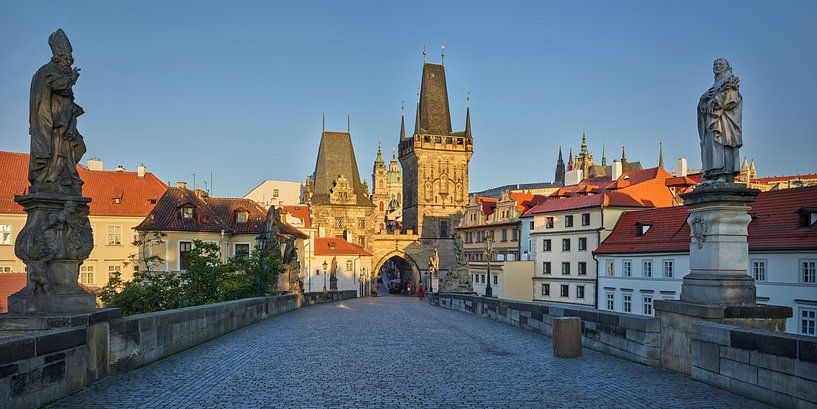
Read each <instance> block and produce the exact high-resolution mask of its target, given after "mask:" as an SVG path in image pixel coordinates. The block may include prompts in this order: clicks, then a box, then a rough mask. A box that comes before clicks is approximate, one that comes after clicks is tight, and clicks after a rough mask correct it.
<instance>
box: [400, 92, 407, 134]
mask: <svg viewBox="0 0 817 409" xmlns="http://www.w3.org/2000/svg"><path fill="white" fill-rule="evenodd" d="M403 139H406V101H403V102H402V103H401V104H400V140H401V141H402V140H403Z"/></svg>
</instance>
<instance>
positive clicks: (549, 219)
mask: <svg viewBox="0 0 817 409" xmlns="http://www.w3.org/2000/svg"><path fill="white" fill-rule="evenodd" d="M545 228H548V229H552V228H553V216H548V217H546V218H545Z"/></svg>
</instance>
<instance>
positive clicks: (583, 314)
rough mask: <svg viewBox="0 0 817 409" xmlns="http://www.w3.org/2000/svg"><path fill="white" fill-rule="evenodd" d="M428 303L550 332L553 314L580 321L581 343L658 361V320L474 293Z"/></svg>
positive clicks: (653, 363) (443, 295)
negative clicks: (487, 296)
mask: <svg viewBox="0 0 817 409" xmlns="http://www.w3.org/2000/svg"><path fill="white" fill-rule="evenodd" d="M429 299H430V301H431V303H432V304H434V305H437V306H440V307H443V308H448V309H452V310H457V311H461V312H465V313H469V314H472V315H476V316H479V317H483V318H488V319H492V320H495V321H499V322H504V323H506V324H510V325H513V326H515V327H518V328H521V329H524V330H528V331H533V332H538V333H541V334H544V335H547V336H551V335H552V327H551V323H552V322H553V318H554V317H579V318H581V320H582V327H581V329H582V345H584V346H585V347H587V348H590V349H594V350H596V351H601V352H604V353H608V354H610V355H615V356H618V357H621V358H624V359H627V360H630V361H635V362H639V363H642V364H644V365H649V366H659V364H660V353H661V352H660V351H661V345H660V333H659V331H660V323H659V321H658V320H657V319H656V318H652V317H643V316H635V315H628V314H619V313H615V312H607V311H599V310H596V309H593V308H590V307H578V306H577V307H566V306H563V305H556V304H547V303H530V302H521V301H509V300H501V299H496V298H485V297H480V296H478V295H466V294H454V293H440V294H433V295H431V296H430V298H429Z"/></svg>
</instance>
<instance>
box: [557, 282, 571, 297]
mask: <svg viewBox="0 0 817 409" xmlns="http://www.w3.org/2000/svg"><path fill="white" fill-rule="evenodd" d="M559 287H560V290H559V291H560V294H559V295H561V296H562V297H570V286H569V285H567V284H562V285H561V286H559Z"/></svg>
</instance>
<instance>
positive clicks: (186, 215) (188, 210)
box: [181, 206, 193, 219]
mask: <svg viewBox="0 0 817 409" xmlns="http://www.w3.org/2000/svg"><path fill="white" fill-rule="evenodd" d="M181 212H182V219H192V218H193V208H192V207H190V206H184V207H182V208H181Z"/></svg>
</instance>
